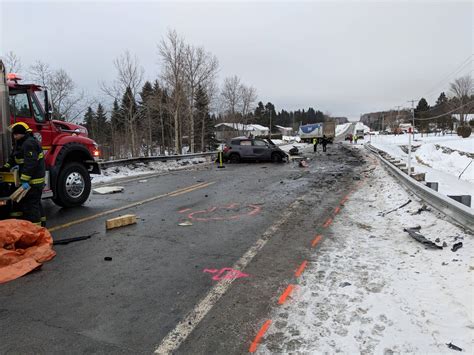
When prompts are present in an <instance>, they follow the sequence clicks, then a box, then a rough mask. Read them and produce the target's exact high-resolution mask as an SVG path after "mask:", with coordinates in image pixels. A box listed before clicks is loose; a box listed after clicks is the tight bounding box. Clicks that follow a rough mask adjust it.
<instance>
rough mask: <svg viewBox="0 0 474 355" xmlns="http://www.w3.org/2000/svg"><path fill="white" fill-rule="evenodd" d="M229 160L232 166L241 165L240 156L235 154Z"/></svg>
mask: <svg viewBox="0 0 474 355" xmlns="http://www.w3.org/2000/svg"><path fill="white" fill-rule="evenodd" d="M229 160H230V162H231V163H232V164H238V163H240V155H238V154H236V153H234V154H231V155H230V156H229Z"/></svg>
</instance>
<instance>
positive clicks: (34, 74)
mask: <svg viewBox="0 0 474 355" xmlns="http://www.w3.org/2000/svg"><path fill="white" fill-rule="evenodd" d="M28 74H29V75H30V79H31V80H32V81H33V82H34V83H36V84H39V85H41V86H48V85H49V82H50V80H51V77H52V74H53V73H52V70H51V67H50V66H49V64H46V63H44V62H42V61H40V60H37V61H36V62H34V63H33V64H32V65H30V67H29V68H28Z"/></svg>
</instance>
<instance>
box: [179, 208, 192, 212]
mask: <svg viewBox="0 0 474 355" xmlns="http://www.w3.org/2000/svg"><path fill="white" fill-rule="evenodd" d="M188 211H191V209H190V208H185V209H184V210H181V211H178V213H185V212H188Z"/></svg>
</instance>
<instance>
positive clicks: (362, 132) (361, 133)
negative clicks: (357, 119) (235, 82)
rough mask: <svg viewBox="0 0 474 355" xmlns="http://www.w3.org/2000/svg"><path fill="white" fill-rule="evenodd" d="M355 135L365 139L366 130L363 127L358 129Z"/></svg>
mask: <svg viewBox="0 0 474 355" xmlns="http://www.w3.org/2000/svg"><path fill="white" fill-rule="evenodd" d="M355 135H356V136H357V138H360V139H364V130H363V129H356V131H355Z"/></svg>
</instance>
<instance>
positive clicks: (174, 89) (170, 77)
mask: <svg viewBox="0 0 474 355" xmlns="http://www.w3.org/2000/svg"><path fill="white" fill-rule="evenodd" d="M158 50H159V54H160V57H161V61H162V63H163V72H162V78H163V81H164V82H165V83H166V85H167V87H168V88H169V90H170V93H171V102H170V104H171V105H172V110H173V117H174V148H175V152H176V153H180V152H181V137H180V130H181V117H180V106H181V104H182V101H183V99H184V98H185V63H186V62H185V57H186V45H185V42H184V39H183V38H181V37H180V36H179V35H178V33H177V32H176V31H175V30H169V31H168V34H167V36H166V38H163V39H162V40H161V42H160V44H159V45H158Z"/></svg>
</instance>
